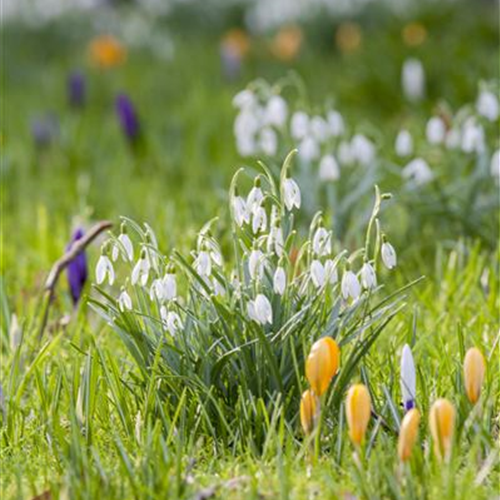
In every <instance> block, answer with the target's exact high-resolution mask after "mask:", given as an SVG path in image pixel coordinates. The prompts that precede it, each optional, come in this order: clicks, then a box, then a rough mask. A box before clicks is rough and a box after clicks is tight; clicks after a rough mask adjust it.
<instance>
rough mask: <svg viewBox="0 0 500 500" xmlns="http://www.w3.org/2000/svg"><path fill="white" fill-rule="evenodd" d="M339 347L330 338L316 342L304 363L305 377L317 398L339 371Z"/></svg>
mask: <svg viewBox="0 0 500 500" xmlns="http://www.w3.org/2000/svg"><path fill="white" fill-rule="evenodd" d="M339 359H340V351H339V346H338V345H337V343H336V342H335V340H333V339H332V338H331V337H323V338H321V339H319V340H318V341H316V342H315V343H314V344H313V346H312V348H311V352H310V353H309V356H308V357H307V361H306V377H307V380H308V381H309V385H310V386H311V389H312V390H313V391H314V393H315V394H316V395H317V396H321V395H323V394H324V393H325V392H326V390H327V389H328V385H329V384H330V381H331V380H332V378H333V376H334V375H335V374H336V373H337V371H338V369H339Z"/></svg>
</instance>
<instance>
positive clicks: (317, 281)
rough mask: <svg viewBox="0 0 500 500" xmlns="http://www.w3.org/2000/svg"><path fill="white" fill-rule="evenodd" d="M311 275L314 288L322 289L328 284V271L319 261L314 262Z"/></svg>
mask: <svg viewBox="0 0 500 500" xmlns="http://www.w3.org/2000/svg"><path fill="white" fill-rule="evenodd" d="M310 273H311V280H312V282H313V283H314V286H315V287H317V288H321V287H322V286H323V285H324V284H325V282H326V271H325V268H324V266H323V264H322V263H321V262H320V261H319V260H313V261H312V262H311V269H310Z"/></svg>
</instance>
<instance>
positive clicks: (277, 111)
mask: <svg viewBox="0 0 500 500" xmlns="http://www.w3.org/2000/svg"><path fill="white" fill-rule="evenodd" d="M287 116H288V106H287V104H286V101H285V99H283V97H281V96H279V95H273V96H272V97H271V98H270V99H269V101H268V102H267V106H266V109H265V111H264V123H266V124H267V125H274V126H276V127H282V126H283V125H284V124H285V121H286V118H287Z"/></svg>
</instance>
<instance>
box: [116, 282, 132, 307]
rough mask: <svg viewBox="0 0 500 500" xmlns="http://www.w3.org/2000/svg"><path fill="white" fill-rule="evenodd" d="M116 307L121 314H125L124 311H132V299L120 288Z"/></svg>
mask: <svg viewBox="0 0 500 500" xmlns="http://www.w3.org/2000/svg"><path fill="white" fill-rule="evenodd" d="M118 307H119V308H120V311H121V312H125V310H127V311H131V310H132V299H131V298H130V295H129V294H128V293H127V291H126V290H125V288H122V291H121V293H120V296H119V297H118Z"/></svg>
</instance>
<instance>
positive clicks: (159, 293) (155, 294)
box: [149, 278, 164, 301]
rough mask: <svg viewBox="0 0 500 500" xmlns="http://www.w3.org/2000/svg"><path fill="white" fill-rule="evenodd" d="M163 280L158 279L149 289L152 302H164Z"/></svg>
mask: <svg viewBox="0 0 500 500" xmlns="http://www.w3.org/2000/svg"><path fill="white" fill-rule="evenodd" d="M163 295H164V294H163V280H162V279H160V278H157V279H155V280H154V281H153V283H152V284H151V288H150V289H149V298H150V299H151V300H155V299H158V300H159V301H162V300H163Z"/></svg>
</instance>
